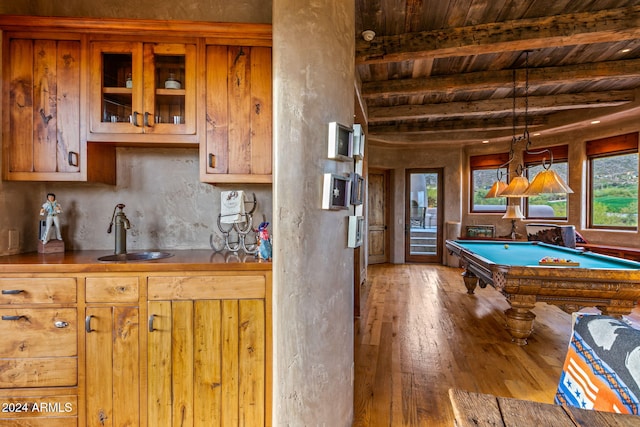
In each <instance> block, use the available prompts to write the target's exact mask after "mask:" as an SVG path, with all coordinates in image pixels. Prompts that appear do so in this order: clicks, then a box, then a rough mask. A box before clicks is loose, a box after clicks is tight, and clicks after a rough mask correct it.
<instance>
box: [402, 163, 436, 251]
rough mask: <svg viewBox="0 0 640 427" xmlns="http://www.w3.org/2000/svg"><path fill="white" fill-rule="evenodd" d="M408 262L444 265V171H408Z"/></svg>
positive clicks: (406, 210) (406, 215) (406, 198)
mask: <svg viewBox="0 0 640 427" xmlns="http://www.w3.org/2000/svg"><path fill="white" fill-rule="evenodd" d="M405 188H406V195H405V227H404V229H405V261H406V262H423V263H442V235H443V233H442V224H443V221H442V206H443V203H442V194H443V191H442V169H408V170H407V174H406V179H405Z"/></svg>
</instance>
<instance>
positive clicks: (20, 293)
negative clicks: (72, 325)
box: [0, 277, 76, 304]
mask: <svg viewBox="0 0 640 427" xmlns="http://www.w3.org/2000/svg"><path fill="white" fill-rule="evenodd" d="M75 302H76V279H75V278H74V277H25V278H22V277H2V278H0V304H64V303H75Z"/></svg>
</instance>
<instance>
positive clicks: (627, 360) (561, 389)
mask: <svg viewBox="0 0 640 427" xmlns="http://www.w3.org/2000/svg"><path fill="white" fill-rule="evenodd" d="M574 319H575V321H574V326H573V332H572V334H571V340H570V343H569V349H568V351H567V356H566V358H565V361H564V366H563V370H562V374H561V376H560V381H559V384H558V390H557V392H556V397H555V402H556V403H558V404H562V405H570V406H574V407H577V408H582V409H594V410H599V411H606V412H617V413H627V414H636V415H637V414H638V406H639V399H640V330H638V329H635V328H633V327H631V326H630V325H628V324H627V323H625V322H624V321H623V320H620V319H616V318H613V317H609V316H603V315H594V314H583V313H575V314H574ZM638 423H639V425H640V419H639V420H638Z"/></svg>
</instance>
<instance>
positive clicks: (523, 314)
mask: <svg viewBox="0 0 640 427" xmlns="http://www.w3.org/2000/svg"><path fill="white" fill-rule="evenodd" d="M507 300H508V301H509V304H510V305H511V308H510V309H508V310H506V311H505V312H504V314H505V315H506V316H507V329H509V333H510V334H511V341H512V342H514V343H516V344H518V345H527V338H529V336H530V335H531V332H533V320H534V319H535V318H536V315H535V314H533V313H532V312H531V309H532V308H533V307H534V306H535V305H536V296H535V295H509V296H508V297H507Z"/></svg>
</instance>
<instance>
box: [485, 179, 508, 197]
mask: <svg viewBox="0 0 640 427" xmlns="http://www.w3.org/2000/svg"><path fill="white" fill-rule="evenodd" d="M505 188H507V183H506V182H502V181H496V182H494V183H493V185H492V186H491V188H490V189H489V192H488V193H487V194H486V195H485V196H484V198H485V199H494V198H496V197H502V192H503V191H504V189H505Z"/></svg>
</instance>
